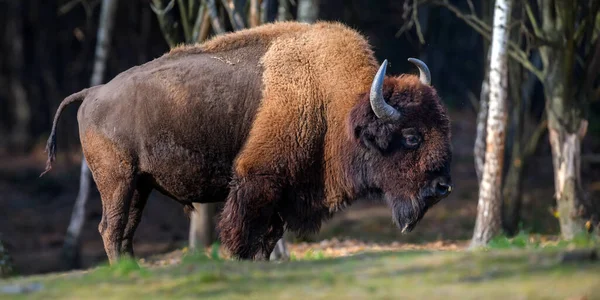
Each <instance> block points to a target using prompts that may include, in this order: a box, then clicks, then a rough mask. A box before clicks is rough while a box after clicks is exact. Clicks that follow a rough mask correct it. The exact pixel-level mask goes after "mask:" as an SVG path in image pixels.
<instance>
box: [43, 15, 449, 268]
mask: <svg viewBox="0 0 600 300" xmlns="http://www.w3.org/2000/svg"><path fill="white" fill-rule="evenodd" d="M409 61H410V62H412V63H414V64H415V65H416V66H417V67H418V68H419V71H420V77H417V76H414V75H401V76H397V77H386V76H385V70H386V65H387V61H384V62H383V64H382V65H381V67H380V68H379V70H378V68H377V67H378V64H377V62H376V59H375V58H374V56H373V52H372V50H371V47H370V45H369V44H368V43H367V41H366V40H365V39H364V38H363V37H362V36H361V35H360V34H358V33H357V32H356V31H354V30H352V29H350V28H347V27H345V26H343V25H341V24H338V23H327V22H321V23H317V24H314V25H309V24H301V23H295V22H281V23H275V24H269V25H264V26H260V27H256V28H253V29H248V30H243V31H238V32H235V33H230V34H227V35H223V36H218V37H215V38H213V39H212V40H210V41H207V42H206V43H203V44H200V45H194V46H182V47H180V48H176V49H174V50H172V51H171V52H169V53H167V54H165V55H163V56H162V57H160V58H158V59H155V60H153V61H150V62H148V63H146V64H144V65H141V66H136V67H133V68H131V69H129V70H127V71H125V72H123V73H121V74H119V75H118V76H116V77H115V78H114V79H113V80H111V81H110V82H108V83H106V84H104V85H101V86H95V87H91V88H88V89H85V90H83V91H81V92H78V93H76V94H73V95H71V96H69V97H67V98H66V99H65V100H64V101H63V102H62V103H61V104H60V106H59V108H58V111H57V113H56V116H55V118H54V123H53V126H52V132H51V134H50V138H49V139H48V144H47V151H48V164H47V170H49V169H50V167H51V163H52V161H53V160H54V159H55V143H56V135H55V134H56V124H57V121H58V118H59V117H60V114H61V112H62V110H63V109H64V108H65V106H67V105H68V104H70V103H73V102H83V103H82V105H81V107H80V108H79V111H78V115H77V119H78V121H79V135H80V139H81V144H82V147H83V153H84V155H85V158H86V160H87V162H88V164H89V167H90V170H91V172H92V174H93V177H94V180H95V181H96V184H97V186H98V189H99V191H100V195H101V197H102V220H101V222H100V226H99V230H100V233H101V235H102V239H103V241H104V247H105V250H106V253H107V255H108V258H109V260H110V262H111V263H112V262H114V261H115V260H116V259H117V258H118V257H119V255H120V254H123V253H129V254H131V255H133V247H132V239H133V235H134V232H135V229H136V227H137V225H138V224H139V222H140V218H141V216H142V210H143V208H144V205H145V203H146V200H147V198H148V194H150V191H152V190H153V189H156V190H158V191H160V192H162V193H164V194H166V195H168V196H170V197H172V198H173V199H175V200H177V201H179V202H180V203H182V204H184V205H185V206H187V207H190V208H191V207H192V203H193V202H210V201H224V200H226V203H225V207H224V210H223V212H222V215H221V219H220V221H219V227H220V232H221V240H222V242H223V244H224V245H225V246H226V247H227V248H228V249H229V250H230V251H231V252H232V254H233V255H234V256H236V257H238V258H241V259H266V258H268V256H269V254H270V253H271V251H272V250H273V247H274V245H275V242H276V241H277V240H278V239H279V238H280V237H281V236H282V234H283V231H284V228H287V229H288V230H291V231H294V232H297V233H306V232H314V231H316V230H318V229H319V227H320V225H321V223H322V221H323V220H325V219H327V218H328V217H329V216H330V215H331V214H332V213H333V212H335V211H337V210H339V209H340V208H342V207H344V206H346V205H347V204H350V203H352V202H353V201H354V200H356V199H359V198H366V197H369V198H379V199H385V201H387V203H389V205H390V206H391V209H392V211H393V219H394V221H395V223H396V224H397V225H398V226H399V227H400V228H401V229H402V230H403V231H410V230H411V229H412V228H413V227H414V226H415V225H416V224H417V222H418V221H419V220H420V219H421V218H422V217H423V215H424V214H425V212H426V211H427V209H428V208H429V207H431V206H432V205H434V204H435V203H436V202H438V201H439V200H440V199H441V198H443V197H445V196H447V195H448V194H449V193H450V191H451V182H450V160H451V155H452V154H451V149H450V126H449V119H448V117H447V115H446V112H445V109H444V107H443V106H442V103H441V101H440V99H439V97H438V95H437V94H436V91H435V89H434V88H433V87H432V86H430V74H429V70H428V68H427V66H426V65H425V64H424V63H423V62H421V61H419V60H417V59H409Z"/></svg>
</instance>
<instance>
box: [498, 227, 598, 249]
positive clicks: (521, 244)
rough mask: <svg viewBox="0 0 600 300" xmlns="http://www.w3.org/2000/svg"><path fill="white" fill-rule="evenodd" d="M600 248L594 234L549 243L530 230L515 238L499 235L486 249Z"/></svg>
mask: <svg viewBox="0 0 600 300" xmlns="http://www.w3.org/2000/svg"><path fill="white" fill-rule="evenodd" d="M598 246H600V239H599V238H598V236H596V235H594V234H580V235H577V236H575V238H573V239H572V240H570V241H567V240H560V239H559V240H552V241H547V240H545V238H544V237H543V236H542V235H539V234H531V233H530V232H529V231H528V230H523V229H522V230H520V231H519V233H518V234H517V235H515V236H513V237H507V236H506V235H499V236H496V237H495V238H493V239H492V240H491V241H490V242H489V244H488V246H487V247H486V248H490V249H538V248H547V249H549V248H556V249H564V248H589V247H598Z"/></svg>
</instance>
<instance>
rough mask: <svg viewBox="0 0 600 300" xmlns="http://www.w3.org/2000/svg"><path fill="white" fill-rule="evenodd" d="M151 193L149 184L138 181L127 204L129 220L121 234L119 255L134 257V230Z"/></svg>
mask: <svg viewBox="0 0 600 300" xmlns="http://www.w3.org/2000/svg"><path fill="white" fill-rule="evenodd" d="M151 191H152V187H151V186H150V185H149V184H147V183H146V182H145V181H142V180H138V183H137V186H136V188H135V190H134V192H133V196H132V197H131V203H130V204H129V218H128V220H127V225H126V226H125V231H124V232H123V242H122V244H121V254H127V255H129V256H130V257H131V258H133V257H134V253H133V237H134V235H135V230H136V229H137V227H138V225H139V224H140V222H141V220H142V213H143V210H144V207H145V206H146V202H147V201H148V197H149V196H150V192H151Z"/></svg>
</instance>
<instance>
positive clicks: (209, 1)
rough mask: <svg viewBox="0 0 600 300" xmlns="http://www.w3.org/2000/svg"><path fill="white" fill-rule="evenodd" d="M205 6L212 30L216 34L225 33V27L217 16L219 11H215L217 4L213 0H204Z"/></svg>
mask: <svg viewBox="0 0 600 300" xmlns="http://www.w3.org/2000/svg"><path fill="white" fill-rule="evenodd" d="M206 7H207V9H208V14H209V15H210V19H211V22H212V27H213V30H214V31H215V32H216V33H217V34H222V33H225V27H224V26H223V23H222V22H221V19H220V18H219V12H218V11H217V4H216V3H215V0H206Z"/></svg>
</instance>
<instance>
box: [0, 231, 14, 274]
mask: <svg viewBox="0 0 600 300" xmlns="http://www.w3.org/2000/svg"><path fill="white" fill-rule="evenodd" d="M1 237H2V236H1V235H0V278H4V277H7V276H9V275H11V274H12V273H13V265H12V259H11V258H10V256H9V255H8V251H7V250H6V247H5V246H4V242H3V241H2V239H1Z"/></svg>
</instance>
